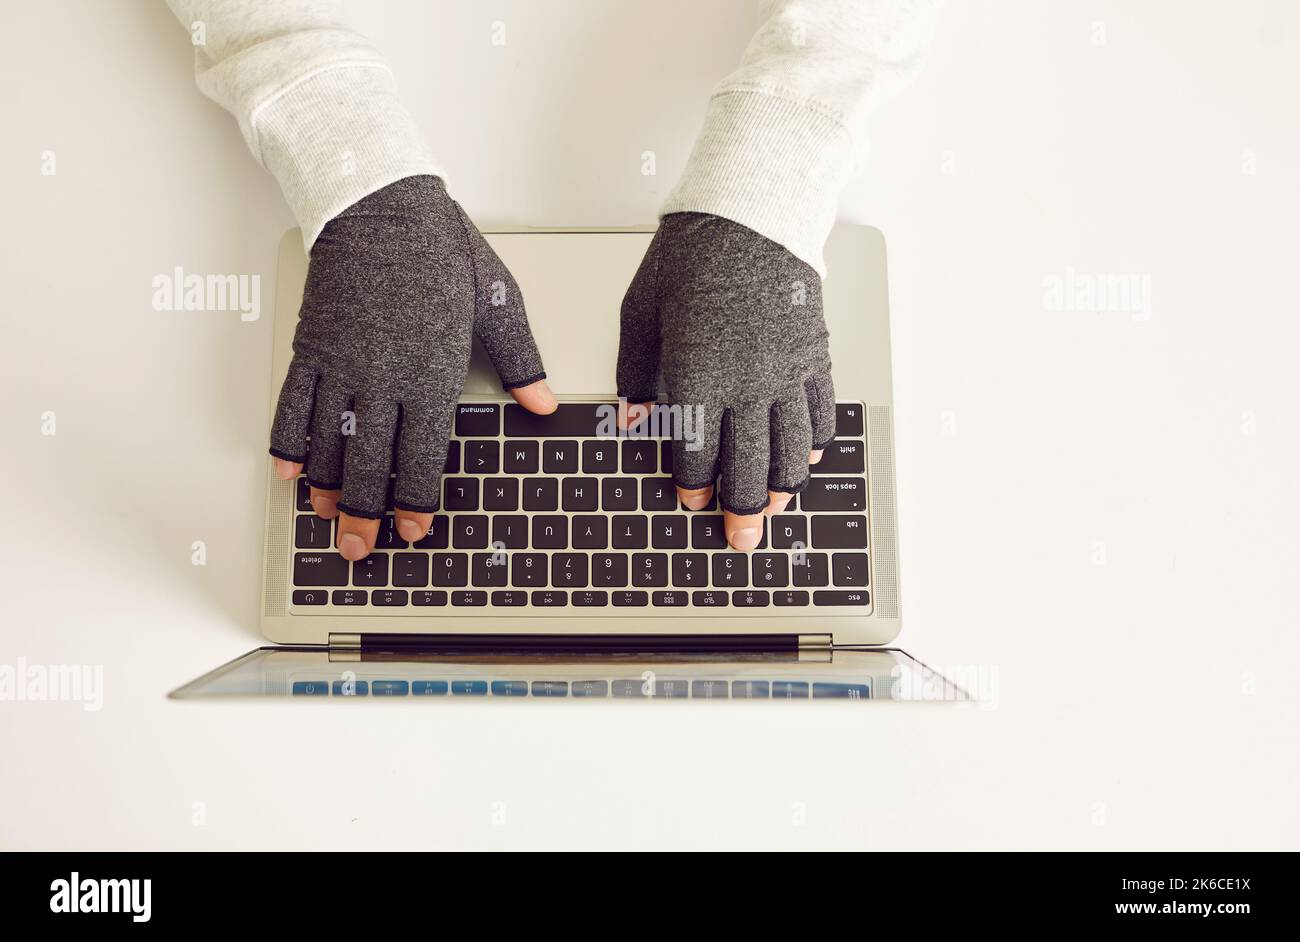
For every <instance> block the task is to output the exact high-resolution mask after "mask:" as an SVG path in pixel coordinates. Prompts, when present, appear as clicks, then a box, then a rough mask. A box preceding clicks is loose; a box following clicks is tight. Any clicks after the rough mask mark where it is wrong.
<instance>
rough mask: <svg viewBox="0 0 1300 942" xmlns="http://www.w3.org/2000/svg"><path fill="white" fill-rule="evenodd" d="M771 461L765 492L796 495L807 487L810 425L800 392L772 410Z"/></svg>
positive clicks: (780, 401)
mask: <svg viewBox="0 0 1300 942" xmlns="http://www.w3.org/2000/svg"><path fill="white" fill-rule="evenodd" d="M770 427H771V435H772V438H771V441H772V445H771V458H770V467H769V468H768V476H767V489H768V490H769V491H772V492H774V493H780V494H797V493H799V491H801V490H803V488H804V485H806V484H807V483H808V455H809V453H810V452H811V451H812V437H813V434H812V422H811V420H810V416H809V411H808V400H807V399H806V398H805V397H804V393H803V391H802V390H799V391H797V392H795V393H794V394H793V395H790V396H785V397H783V398H781V399H779V400H777V402H776V403H775V404H774V405H773V406H772V411H771V426H770ZM786 503H788V501H786Z"/></svg>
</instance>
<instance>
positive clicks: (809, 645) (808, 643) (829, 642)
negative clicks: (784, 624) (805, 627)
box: [799, 635, 835, 651]
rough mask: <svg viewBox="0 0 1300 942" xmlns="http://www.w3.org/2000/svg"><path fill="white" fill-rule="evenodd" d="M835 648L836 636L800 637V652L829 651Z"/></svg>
mask: <svg viewBox="0 0 1300 942" xmlns="http://www.w3.org/2000/svg"><path fill="white" fill-rule="evenodd" d="M834 646H835V636H834V635H799V650H800V651H808V650H817V649H829V648H832V647H834Z"/></svg>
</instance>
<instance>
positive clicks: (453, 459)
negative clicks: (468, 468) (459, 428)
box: [442, 439, 460, 474]
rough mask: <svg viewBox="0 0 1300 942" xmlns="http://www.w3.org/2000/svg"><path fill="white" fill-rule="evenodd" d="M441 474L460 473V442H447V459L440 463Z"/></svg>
mask: <svg viewBox="0 0 1300 942" xmlns="http://www.w3.org/2000/svg"><path fill="white" fill-rule="evenodd" d="M442 473H443V474H460V442H458V441H456V440H455V439H453V440H452V441H449V442H447V460H446V461H445V462H443V465H442Z"/></svg>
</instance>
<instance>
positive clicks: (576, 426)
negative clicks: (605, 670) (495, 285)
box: [290, 402, 871, 615]
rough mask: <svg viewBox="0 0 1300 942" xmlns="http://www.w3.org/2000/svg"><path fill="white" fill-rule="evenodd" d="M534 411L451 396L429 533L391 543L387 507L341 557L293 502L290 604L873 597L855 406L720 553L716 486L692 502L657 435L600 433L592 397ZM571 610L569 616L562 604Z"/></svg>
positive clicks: (327, 609)
mask: <svg viewBox="0 0 1300 942" xmlns="http://www.w3.org/2000/svg"><path fill="white" fill-rule="evenodd" d="M602 405H603V406H604V407H605V408H608V407H609V406H610V405H612V404H611V403H604V404H602V403H597V402H582V403H575V402H565V403H561V404H560V407H559V409H558V410H557V411H556V413H555V414H553V415H549V416H536V415H532V414H531V413H529V412H527V411H526V410H524V409H522V408H521V407H520V406H518V405H515V404H514V403H461V404H460V405H459V406H458V407H457V413H456V426H455V435H454V436H453V438H452V440H451V446H450V449H449V452H448V456H447V467H446V472H445V474H444V477H443V481H442V502H441V509H440V510H439V511H438V513H437V514H436V515H435V517H434V520H433V526H432V527H431V528H430V530H429V532H428V533H427V534H426V535H425V537H424V538H423V539H421V540H419V541H417V542H416V543H414V544H411V543H408V542H407V541H406V540H404V539H402V538H401V537H400V536H399V535H398V534H397V531H396V529H395V528H394V525H393V516H392V510H391V490H390V509H389V513H388V515H387V516H385V517H384V519H383V521H382V523H381V526H380V531H379V539H378V541H377V543H376V544H375V551H374V552H372V553H371V554H370V555H369V556H367V557H366V558H365V559H363V560H360V561H358V562H353V563H349V562H348V561H347V560H345V559H344V558H343V557H342V556H340V555H339V554H338V553H337V552H336V551H335V548H336V545H337V542H336V541H337V529H338V528H337V522H336V521H327V520H324V519H322V518H321V517H318V516H316V515H315V514H314V513H313V512H312V507H311V503H310V501H309V499H308V487H307V482H306V479H305V478H303V477H300V478H299V479H298V481H297V487H296V490H295V492H294V494H293V497H292V498H291V499H293V500H294V508H295V509H294V528H293V537H294V550H293V554H294V555H293V566H292V570H293V587H292V589H291V592H292V597H291V600H290V601H291V602H292V606H293V611H294V613H295V614H313V613H320V614H331V615H341V614H347V613H348V611H349V610H352V611H355V612H358V613H360V612H367V613H369V614H371V615H376V614H394V615H397V614H404V613H407V614H416V613H418V614H421V615H437V614H439V612H440V610H441V611H443V612H446V613H448V614H450V613H451V610H452V609H458V610H459V611H458V612H457V614H465V613H466V609H471V610H472V609H475V608H485V609H496V610H498V611H500V610H502V609H513V608H533V609H541V608H570V609H580V610H582V609H603V608H608V607H625V608H647V607H657V608H664V609H671V608H686V609H691V610H692V614H706V613H707V612H708V611H709V610H713V611H720V610H723V609H725V610H727V611H728V612H729V613H731V614H735V610H736V609H742V610H743V609H766V608H768V607H769V606H783V607H791V608H799V607H808V606H819V607H836V608H845V609H847V610H849V611H852V612H855V613H857V614H867V613H868V612H869V609H870V606H871V595H870V587H871V580H870V560H869V545H868V544H869V527H868V518H867V515H868V507H867V476H866V441H865V438H864V436H863V431H864V429H863V415H864V412H865V410H864V408H863V404H862V403H860V402H851V403H840V404H839V405H838V406H837V435H836V438H835V441H834V442H833V443H832V444H830V445H829V446H827V448H826V449H825V452H824V456H823V458H822V460H821V462H819V463H818V464H816V465H814V466H812V468H811V469H810V471H811V476H810V478H809V484H808V486H807V488H805V490H804V491H803V492H802V493H800V494H799V495H797V496H796V497H794V498H793V499H792V500H791V501H790V504H789V506H788V507H787V508H786V509H785V511H784V512H782V513H780V514H776V515H774V516H772V517H771V518H768V519H767V520H765V522H764V532H763V539H762V541H761V542H760V544H759V546H758V548H757V549H756V550H754V551H752V552H748V553H740V552H736V551H734V550H732V549H731V548H730V547H728V545H727V542H726V536H725V534H724V531H723V523H722V513H721V511H720V510H719V509H718V506H717V498H716V496H715V498H714V500H713V502H712V503H711V504H710V506H709V507H707V508H705V509H704V510H699V511H688V510H686V509H685V508H683V507H681V506H680V504H679V503H678V501H677V493H676V489H675V488H674V486H673V482H672V476H671V475H672V443H671V442H670V441H669V440H668V439H666V438H653V437H637V436H630V437H622V438H601V437H598V435H597V432H598V431H599V430H601V421H600V418H601V415H602V413H601V411H600V407H601V406H602ZM574 614H578V612H576V611H575V612H574Z"/></svg>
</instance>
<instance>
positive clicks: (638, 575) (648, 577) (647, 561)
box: [632, 553, 668, 589]
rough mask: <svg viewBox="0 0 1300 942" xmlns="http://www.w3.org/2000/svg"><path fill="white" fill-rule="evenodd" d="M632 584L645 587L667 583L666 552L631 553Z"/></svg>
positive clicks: (660, 585) (657, 586) (661, 585)
mask: <svg viewBox="0 0 1300 942" xmlns="http://www.w3.org/2000/svg"><path fill="white" fill-rule="evenodd" d="M632 584H633V585H636V586H641V587H643V588H646V589H656V588H662V587H664V586H666V585H668V554H667V553H633V554H632Z"/></svg>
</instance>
